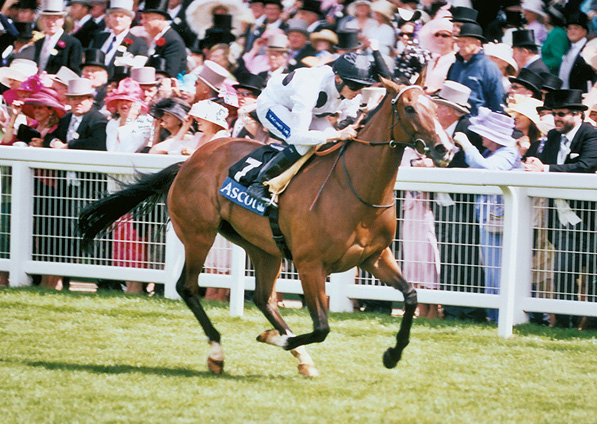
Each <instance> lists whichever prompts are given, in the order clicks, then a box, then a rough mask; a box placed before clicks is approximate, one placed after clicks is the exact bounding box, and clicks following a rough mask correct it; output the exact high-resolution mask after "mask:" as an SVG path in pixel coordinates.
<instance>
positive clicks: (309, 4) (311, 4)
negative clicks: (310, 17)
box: [299, 0, 321, 15]
mask: <svg viewBox="0 0 597 424" xmlns="http://www.w3.org/2000/svg"><path fill="white" fill-rule="evenodd" d="M299 10H306V11H308V12H313V13H317V14H318V15H321V1H320V0H303V5H302V6H301V7H300V8H299Z"/></svg>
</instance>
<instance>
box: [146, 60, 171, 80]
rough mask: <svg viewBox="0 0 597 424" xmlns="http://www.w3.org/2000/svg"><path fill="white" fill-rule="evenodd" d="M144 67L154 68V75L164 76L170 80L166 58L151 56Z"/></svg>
mask: <svg viewBox="0 0 597 424" xmlns="http://www.w3.org/2000/svg"><path fill="white" fill-rule="evenodd" d="M145 66H151V67H152V68H155V73H156V74H162V75H166V77H168V78H170V77H171V75H170V74H169V73H168V69H167V68H168V61H167V60H166V58H163V57H160V56H151V57H150V58H149V60H148V61H147V63H146V64H145Z"/></svg>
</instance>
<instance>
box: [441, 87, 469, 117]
mask: <svg viewBox="0 0 597 424" xmlns="http://www.w3.org/2000/svg"><path fill="white" fill-rule="evenodd" d="M470 95H471V89H470V88H469V87H467V86H466V85H464V84H460V83H458V82H456V81H446V82H444V85H443V87H442V89H441V90H440V91H439V93H437V95H435V96H434V97H432V100H433V101H434V102H435V103H439V104H443V105H446V106H450V107H451V108H454V109H456V110H457V111H459V112H462V113H465V114H467V115H468V114H469V113H471V105H470V104H469V103H468V98H469V96H470Z"/></svg>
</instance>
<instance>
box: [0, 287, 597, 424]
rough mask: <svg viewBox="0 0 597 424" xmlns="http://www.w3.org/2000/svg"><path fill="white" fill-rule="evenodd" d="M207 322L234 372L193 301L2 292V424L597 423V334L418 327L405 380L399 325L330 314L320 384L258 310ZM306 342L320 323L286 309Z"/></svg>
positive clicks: (218, 314) (220, 313) (315, 348)
mask: <svg viewBox="0 0 597 424" xmlns="http://www.w3.org/2000/svg"><path fill="white" fill-rule="evenodd" d="M206 309H207V312H208V314H209V315H210V317H211V318H212V319H213V321H214V323H215V325H216V327H217V328H218V330H219V331H220V332H221V333H222V341H223V347H224V353H225V355H226V364H225V372H224V374H223V375H221V376H214V375H211V374H209V373H208V372H207V367H206V357H207V351H208V345H207V343H206V341H205V336H204V335H203V332H202V331H201V329H200V328H199V326H198V324H197V323H196V322H195V319H194V318H193V316H192V315H191V313H190V311H189V310H187V308H186V306H184V304H183V303H182V302H178V301H169V300H164V299H156V298H142V297H129V296H124V295H88V294H87V295H84V294H74V293H68V294H67V293H59V292H50V291H43V290H39V289H33V288H27V289H5V290H0V422H1V423H3V424H8V423H124V422H126V423H212V422H213V423H572V422H573V423H596V422H597V415H596V411H597V408H596V403H595V402H596V401H595V396H596V394H597V333H596V332H594V331H588V332H578V331H575V330H556V329H546V328H540V327H537V326H533V325H524V326H520V327H517V328H516V331H515V336H514V337H512V338H511V339H508V340H505V339H502V338H499V337H498V336H497V330H496V327H495V326H491V325H480V324H472V323H463V322H445V321H421V320H417V321H415V324H414V327H413V331H412V339H411V344H410V345H409V346H408V348H407V350H406V351H405V354H404V356H403V359H402V361H401V362H400V363H399V364H398V366H397V367H396V368H395V369H393V370H387V369H385V368H384V367H383V365H382V363H381V355H382V353H383V351H384V350H385V349H386V348H387V347H388V346H390V345H393V344H394V342H395V334H396V331H397V328H398V324H399V321H400V319H399V318H390V317H386V316H381V315H371V314H363V313H355V314H330V323H331V327H332V332H331V333H330V335H329V336H328V338H327V340H326V341H325V342H324V343H321V344H317V345H311V346H309V351H310V352H311V355H312V357H313V359H314V360H315V362H316V364H317V366H318V369H319V371H320V374H321V375H320V377H318V378H316V379H307V378H304V377H301V376H299V375H298V373H297V369H296V361H295V359H294V358H293V357H292V356H291V355H290V354H289V353H288V352H284V351H282V350H281V349H279V348H275V347H272V346H267V345H263V344H261V343H257V342H256V341H255V337H256V336H257V335H258V334H259V333H260V332H261V331H263V330H265V329H267V328H270V326H269V324H268V323H267V322H266V320H265V318H264V317H263V316H262V315H261V313H260V312H259V311H258V310H257V309H256V308H254V307H251V306H247V309H246V312H245V315H244V316H243V317H239V318H232V317H230V316H229V314H228V310H227V308H226V307H225V306H223V305H214V304H208V305H207V306H206ZM283 315H284V316H285V317H286V318H287V321H288V323H289V325H290V326H291V327H292V328H293V330H295V333H301V332H307V331H309V330H310V328H311V320H310V319H309V316H308V314H307V313H306V311H302V310H283Z"/></svg>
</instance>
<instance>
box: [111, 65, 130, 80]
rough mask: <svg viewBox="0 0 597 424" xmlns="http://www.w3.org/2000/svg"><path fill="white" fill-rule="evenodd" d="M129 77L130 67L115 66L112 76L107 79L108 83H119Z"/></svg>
mask: <svg viewBox="0 0 597 424" xmlns="http://www.w3.org/2000/svg"><path fill="white" fill-rule="evenodd" d="M130 76H131V67H130V66H115V67H114V74H113V75H112V76H111V77H110V78H109V79H108V82H116V83H119V82H120V81H122V80H123V79H125V78H127V77H130Z"/></svg>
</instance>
